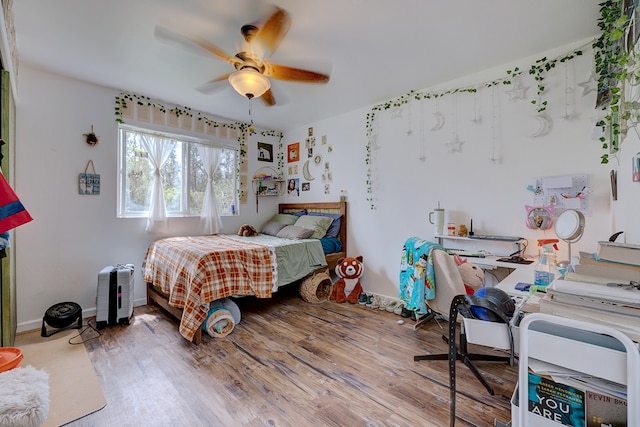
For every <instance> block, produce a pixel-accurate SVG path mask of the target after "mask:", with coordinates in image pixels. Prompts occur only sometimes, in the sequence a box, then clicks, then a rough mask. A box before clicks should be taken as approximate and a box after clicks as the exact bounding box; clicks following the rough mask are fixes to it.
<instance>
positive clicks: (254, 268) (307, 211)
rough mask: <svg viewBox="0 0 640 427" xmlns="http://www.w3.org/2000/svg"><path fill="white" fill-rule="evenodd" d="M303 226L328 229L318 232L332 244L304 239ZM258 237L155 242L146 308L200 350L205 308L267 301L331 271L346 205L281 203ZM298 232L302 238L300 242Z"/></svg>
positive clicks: (147, 263) (342, 240)
mask: <svg viewBox="0 0 640 427" xmlns="http://www.w3.org/2000/svg"><path fill="white" fill-rule="evenodd" d="M292 217H297V219H295V221H296V222H295V223H292V222H289V223H287V224H286V226H283V227H280V224H274V223H275V222H279V221H281V220H282V221H294V219H293V218H292ZM326 218H330V220H329V219H326ZM308 223H311V224H313V225H314V226H315V225H316V224H319V223H322V225H323V226H325V225H327V224H330V225H329V226H327V227H326V228H324V229H323V230H325V231H328V232H330V234H331V236H335V237H327V236H329V234H327V235H326V236H325V235H324V234H323V233H324V232H325V231H321V230H319V229H316V231H315V232H314V235H312V236H309V235H308V234H307V232H308V231H309V230H306V229H304V227H300V226H305V225H307V224H308ZM296 224H298V225H296ZM274 226H277V227H276V228H277V229H278V231H277V232H275V231H276V230H275V229H272V227H274ZM331 227H333V228H331ZM329 228H331V230H329ZM259 230H260V231H262V233H260V235H258V236H254V237H242V236H235V235H213V236H183V237H171V238H166V239H159V240H157V241H155V242H153V243H152V244H151V245H150V246H149V248H148V249H147V254H146V256H145V260H144V264H143V280H144V282H145V283H146V284H147V304H154V303H156V304H158V305H159V306H161V307H162V308H164V309H165V310H166V311H167V312H168V313H169V314H171V315H172V316H174V317H176V318H177V319H179V320H180V327H179V331H180V334H181V335H182V336H183V337H184V338H186V339H187V340H189V341H192V342H193V343H195V344H199V343H200V342H201V340H202V323H203V322H204V321H205V319H206V317H207V314H208V310H209V303H210V302H212V301H216V300H221V299H223V298H226V297H230V296H244V295H253V296H255V297H258V298H270V297H271V296H272V294H273V292H277V290H278V288H279V287H281V286H285V285H288V284H291V283H294V282H297V281H304V280H305V278H307V279H308V278H309V277H312V276H313V275H314V274H316V273H317V272H319V271H326V270H327V269H331V270H332V269H334V268H335V266H336V265H337V263H338V261H339V260H340V259H341V258H344V257H346V253H347V204H346V202H321V203H284V204H280V205H279V209H278V214H277V215H274V217H272V218H271V219H270V220H269V221H267V222H266V223H265V224H264V225H262V226H261V227H260V229H259ZM301 231H302V232H304V235H303V234H300V235H298V233H300V232H301ZM266 233H268V234H266ZM319 233H320V234H323V236H320V234H319ZM278 236H280V237H278ZM281 236H288V237H292V238H283V237H281ZM298 237H300V238H298ZM320 237H322V238H320Z"/></svg>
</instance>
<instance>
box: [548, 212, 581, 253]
mask: <svg viewBox="0 0 640 427" xmlns="http://www.w3.org/2000/svg"><path fill="white" fill-rule="evenodd" d="M554 230H555V232H556V236H558V238H559V239H562V240H564V241H565V242H567V246H568V250H569V261H568V262H569V263H571V244H572V243H575V242H577V241H578V240H580V238H581V237H582V233H584V215H583V214H582V212H580V211H576V210H573V209H567V210H566V211H564V212H562V213H561V214H560V215H558V219H556V225H555V227H554Z"/></svg>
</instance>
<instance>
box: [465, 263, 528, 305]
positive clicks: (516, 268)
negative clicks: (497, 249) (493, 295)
mask: <svg viewBox="0 0 640 427" xmlns="http://www.w3.org/2000/svg"><path fill="white" fill-rule="evenodd" d="M498 258H501V257H497V256H488V257H485V258H466V259H467V260H468V261H469V262H471V263H473V264H479V265H481V266H485V265H487V266H494V267H498V268H504V269H508V270H510V273H509V274H508V275H507V276H506V277H505V278H504V279H502V280H501V281H500V282H498V284H497V285H496V288H498V289H501V290H503V291H505V292H506V293H507V295H509V296H513V297H525V296H528V295H529V291H519V290H517V289H516V285H517V284H518V282H525V283H531V284H533V279H534V278H535V274H534V272H535V266H536V263H535V260H534V262H533V263H531V264H516V263H513V262H502V261H498Z"/></svg>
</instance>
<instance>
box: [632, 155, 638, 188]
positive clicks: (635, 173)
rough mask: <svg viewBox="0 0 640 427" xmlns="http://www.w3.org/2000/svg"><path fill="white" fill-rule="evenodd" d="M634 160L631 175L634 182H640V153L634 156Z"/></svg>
mask: <svg viewBox="0 0 640 427" xmlns="http://www.w3.org/2000/svg"><path fill="white" fill-rule="evenodd" d="M632 160H633V164H632V166H631V167H632V171H631V174H632V175H631V176H632V177H633V182H640V153H638V154H636V155H635V156H633V158H632Z"/></svg>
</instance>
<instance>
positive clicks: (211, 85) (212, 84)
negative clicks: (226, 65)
mask: <svg viewBox="0 0 640 427" xmlns="http://www.w3.org/2000/svg"><path fill="white" fill-rule="evenodd" d="M230 74H231V73H227V74H224V75H222V76H220V77H216V78H215V79H211V80H209V81H208V82H206V83H204V84H202V85H200V86H198V87H197V88H196V90H197V91H198V92H200V93H204V94H206V95H210V94H212V93H215V92H219V91H221V90H222V89H225V88H226V87H228V85H227V84H226V83H227V80H228V79H229V75H230Z"/></svg>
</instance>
